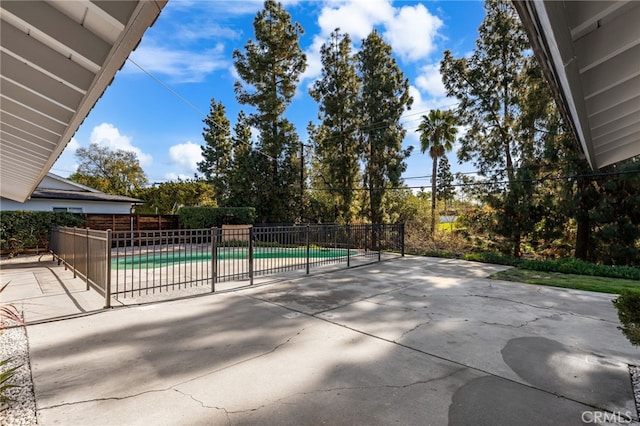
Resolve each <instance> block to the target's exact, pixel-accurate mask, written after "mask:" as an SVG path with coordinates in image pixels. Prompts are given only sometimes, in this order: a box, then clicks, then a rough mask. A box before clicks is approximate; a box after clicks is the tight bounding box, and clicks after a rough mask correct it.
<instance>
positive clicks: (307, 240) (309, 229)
mask: <svg viewBox="0 0 640 426" xmlns="http://www.w3.org/2000/svg"><path fill="white" fill-rule="evenodd" d="M310 231H311V228H310V227H309V225H308V224H307V232H306V236H305V240H306V242H305V245H306V246H307V275H309V255H310V253H309V249H310V247H309V237H310V236H309V233H310Z"/></svg>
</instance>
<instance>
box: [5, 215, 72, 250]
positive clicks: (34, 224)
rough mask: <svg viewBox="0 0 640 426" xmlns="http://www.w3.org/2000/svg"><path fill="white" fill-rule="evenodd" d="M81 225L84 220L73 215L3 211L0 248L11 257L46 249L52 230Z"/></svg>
mask: <svg viewBox="0 0 640 426" xmlns="http://www.w3.org/2000/svg"><path fill="white" fill-rule="evenodd" d="M83 224H84V218H83V217H82V216H81V215H77V214H73V213H66V212H37V211H5V212H2V215H1V216H0V247H1V248H2V249H3V250H9V251H10V253H11V254H12V255H15V254H18V253H19V252H20V251H21V250H23V249H31V248H37V247H40V248H45V249H46V248H47V247H49V238H50V237H51V230H52V229H53V228H55V227H57V226H82V225H83Z"/></svg>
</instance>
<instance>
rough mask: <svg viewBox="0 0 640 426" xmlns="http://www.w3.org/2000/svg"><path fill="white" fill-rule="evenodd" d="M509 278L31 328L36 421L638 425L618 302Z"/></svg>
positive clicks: (450, 270)
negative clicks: (604, 421) (597, 421)
mask: <svg viewBox="0 0 640 426" xmlns="http://www.w3.org/2000/svg"><path fill="white" fill-rule="evenodd" d="M56 268H57V267H53V268H51V269H52V270H54V271H56ZM502 269H504V267H501V266H497V265H487V264H479V263H475V262H464V261H459V260H450V259H434V258H426V257H411V256H407V257H404V258H395V259H391V260H388V261H384V262H381V263H375V264H370V265H366V266H361V267H358V268H352V269H342V270H336V271H333V272H331V273H321V274H315V275H310V276H300V275H298V276H297V277H293V276H291V277H286V278H284V279H282V280H280V281H274V282H271V283H264V284H261V285H256V286H254V287H251V288H245V289H240V290H235V291H229V292H220V293H215V294H209V295H206V296H201V297H194V298H189V299H184V300H177V301H171V302H163V303H151V304H145V305H140V306H125V307H118V308H114V309H110V310H103V311H99V312H94V313H92V314H89V315H87V314H85V315H82V316H79V317H76V318H70V319H66V320H60V321H51V322H45V323H39V324H37V323H34V324H33V325H29V326H28V327H27V334H28V337H29V348H30V356H31V367H32V373H33V379H34V385H35V393H36V404H37V410H38V424H39V425H45V426H46V425H55V424H64V425H84V424H92V425H113V424H122V425H149V424H154V425H155V424H163V425H184V424H192V425H200V424H202V425H205V424H206V425H218V424H220V425H228V424H234V425H235V424H261V425H262V424H266V425H316V424H332V425H354V424H367V425H388V424H402V425H428V424H431V425H469V424H478V425H487V424H491V425H512V424H518V425H525V426H526V425H558V424H562V425H583V424H585V423H593V421H592V420H593V419H594V418H600V419H602V418H604V416H605V415H606V416H607V417H606V418H608V419H617V420H619V423H620V424H638V413H637V411H636V408H635V402H634V397H633V392H632V388H631V382H630V378H629V372H628V365H629V364H638V363H639V359H640V357H639V355H640V353H639V351H638V349H637V348H634V347H632V346H631V345H630V343H629V342H628V341H627V340H626V339H625V338H624V336H623V335H622V333H620V331H619V330H618V329H617V328H616V327H617V326H618V325H619V322H618V320H617V315H616V312H615V309H614V307H613V305H612V303H611V299H612V297H611V295H605V294H599V293H593V292H585V291H577V290H567V289H555V288H549V287H538V286H533V285H527V284H518V283H512V282H503V281H496V280H490V279H487V278H486V277H487V276H488V275H490V274H492V273H494V272H496V271H499V270H502ZM12 271H13V272H12ZM12 273H13V274H14V278H15V275H16V269H13V270H11V269H6V270H5V268H4V267H3V268H2V280H3V282H5V278H6V277H7V276H8V275H10V274H12ZM56 273H57V272H56ZM59 276H60V277H61V279H62V280H63V281H64V282H65V286H66V288H67V289H69V290H70V291H69V294H71V295H74V296H75V297H76V299H78V297H79V296H78V294H80V293H82V292H83V291H82V290H78V291H77V292H75V291H71V288H72V287H71V284H69V283H68V282H67V281H66V280H65V278H64V277H63V276H62V274H60V275H59ZM22 285H26V283H25V284H22ZM63 296H65V297H68V296H66V295H63ZM87 299H88V298H87ZM616 416H617V417H616Z"/></svg>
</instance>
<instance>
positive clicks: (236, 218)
mask: <svg viewBox="0 0 640 426" xmlns="http://www.w3.org/2000/svg"><path fill="white" fill-rule="evenodd" d="M178 217H179V220H180V225H181V226H182V227H183V228H185V229H203V228H212V227H214V226H217V227H220V226H222V225H250V224H252V223H253V222H254V221H255V218H256V209H254V208H253V207H183V208H181V209H180V211H179V212H178Z"/></svg>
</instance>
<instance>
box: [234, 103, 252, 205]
mask: <svg viewBox="0 0 640 426" xmlns="http://www.w3.org/2000/svg"><path fill="white" fill-rule="evenodd" d="M231 140H232V151H233V161H232V163H231V170H230V172H229V179H228V185H229V202H228V205H229V206H231V207H247V206H251V207H255V206H256V204H257V200H256V187H255V182H256V181H257V180H258V176H257V175H256V168H255V156H256V155H259V154H258V153H257V152H256V151H255V150H254V149H253V145H252V142H251V127H250V126H249V123H248V121H247V116H246V114H245V113H244V111H240V112H239V113H238V119H237V121H236V124H235V126H234V127H233V136H232V138H231Z"/></svg>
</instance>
